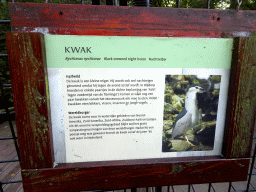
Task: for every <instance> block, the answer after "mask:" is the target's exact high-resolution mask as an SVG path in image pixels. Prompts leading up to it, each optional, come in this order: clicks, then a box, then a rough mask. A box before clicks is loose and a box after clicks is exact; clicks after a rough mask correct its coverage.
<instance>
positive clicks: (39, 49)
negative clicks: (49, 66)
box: [6, 3, 256, 191]
mask: <svg viewBox="0 0 256 192" xmlns="http://www.w3.org/2000/svg"><path fill="white" fill-rule="evenodd" d="M9 6H10V15H11V25H12V30H13V32H9V33H7V34H6V38H7V46H8V56H9V63H10V70H11V78H12V88H13V95H14V105H15V111H16V124H17V129H18V138H19V147H20V157H21V169H22V179H23V187H24V190H25V191H56V190H58V191H69V190H97V189H104V190H110V189H123V188H131V187H149V186H166V185H182V184H195V183H213V182H230V181H240V180H246V179H247V172H248V167H249V163H250V155H251V145H252V137H253V130H254V122H255V106H256V100H255V98H256V97H255V95H256V94H255V92H256V91H255V90H256V89H255V79H256V64H255V63H256V39H255V38H252V36H253V35H254V34H255V32H256V12H255V11H237V10H225V11H221V10H203V9H169V8H138V7H111V6H86V5H63V4H59V5H55V4H29V3H10V4H9ZM44 34H61V35H100V36H102V35H104V36H149V37H207V38H222V37H231V38H234V46H233V47H234V48H233V56H232V57H233V58H232V68H231V78H230V87H229V95H228V105H227V115H226V126H225V137H224V144H223V149H222V155H220V156H204V157H182V158H157V159H143V160H122V161H100V162H83V163H63V164H58V165H57V166H56V165H54V156H53V146H52V130H51V115H50V105H49V93H48V79H47V70H46V57H45V44H44ZM241 36H243V37H241ZM237 173H239V174H237Z"/></svg>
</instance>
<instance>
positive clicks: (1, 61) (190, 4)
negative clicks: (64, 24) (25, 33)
mask: <svg viewBox="0 0 256 192" xmlns="http://www.w3.org/2000/svg"><path fill="white" fill-rule="evenodd" d="M118 1H119V0H118ZM176 1H177V0H152V7H166V8H175V7H177V2H176ZM240 1H241V0H240ZM9 2H11V0H1V2H0V20H9V19H10V17H9V9H8V3H9ZM15 2H31V3H61V4H81V3H82V2H83V3H84V4H88V5H90V4H91V0H15ZM118 3H119V2H118ZM101 4H102V5H104V4H105V2H104V0H101ZM207 4H208V0H180V7H181V8H204V9H206V8H207ZM128 5H129V6H132V5H133V3H132V0H128ZM210 8H211V9H236V8H237V0H211V1H210ZM240 9H242V10H256V0H242V4H241V5H240ZM10 30H11V27H10V23H9V22H0V54H7V48H6V43H5V32H7V31H10ZM8 83H11V81H10V71H9V66H8V58H7V57H0V112H1V111H2V110H1V109H4V108H6V107H12V106H13V99H12V92H11V88H8V87H3V86H2V84H8Z"/></svg>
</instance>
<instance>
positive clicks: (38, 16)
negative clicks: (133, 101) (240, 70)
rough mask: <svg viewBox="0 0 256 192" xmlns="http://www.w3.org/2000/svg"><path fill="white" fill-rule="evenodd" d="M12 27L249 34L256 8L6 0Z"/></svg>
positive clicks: (73, 31) (106, 32)
mask: <svg viewBox="0 0 256 192" xmlns="http://www.w3.org/2000/svg"><path fill="white" fill-rule="evenodd" d="M9 7H10V15H11V21H12V22H11V25H12V29H13V30H14V31H18V32H25V31H27V32H28V31H34V32H43V33H49V34H65V35H110V36H113V35H114V36H115V35H120V36H164V37H184V36H186V37H228V36H229V37H235V36H241V35H242V36H252V35H253V34H254V33H255V31H256V12H255V11H241V10H239V11H237V10H214V9H210V10H209V9H208V10H207V9H168V8H160V7H159V8H156V7H154V8H148V7H124V6H119V7H116V6H88V5H64V4H59V5H54V4H28V3H10V6H9Z"/></svg>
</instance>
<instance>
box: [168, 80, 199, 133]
mask: <svg viewBox="0 0 256 192" xmlns="http://www.w3.org/2000/svg"><path fill="white" fill-rule="evenodd" d="M202 92H204V89H203V88H202V87H200V86H199V85H195V84H194V85H191V86H190V87H189V88H188V90H187V92H186V98H185V106H184V108H183V110H182V111H181V112H180V113H179V115H178V116H177V117H176V119H175V122H174V124H173V131H172V138H177V137H179V136H181V135H184V134H185V133H186V131H187V130H188V129H189V128H192V127H194V126H195V125H196V124H197V123H198V120H199V110H198V103H197V98H196V94H197V93H202Z"/></svg>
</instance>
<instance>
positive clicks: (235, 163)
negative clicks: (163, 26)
mask: <svg viewBox="0 0 256 192" xmlns="http://www.w3.org/2000/svg"><path fill="white" fill-rule="evenodd" d="M202 159H203V158H202ZM249 161H250V159H249V158H248V159H236V160H221V159H217V160H216V161H215V162H212V161H204V160H201V161H192V162H180V161H176V162H175V161H174V162H172V160H170V161H169V162H168V160H167V159H166V162H165V163H163V162H162V163H155V164H152V163H151V164H142V163H141V164H135V163H134V164H130V165H120V166H108V165H106V166H95V167H94V166H92V167H90V166H83V167H80V166H77V167H76V166H75V165H74V164H73V166H74V167H73V168H63V167H61V166H60V167H56V168H53V169H40V170H23V171H22V175H23V182H24V184H23V185H24V186H23V187H24V190H25V191H26V190H29V191H69V190H77V191H78V190H96V189H104V190H111V189H123V188H131V187H150V186H157V185H162V186H166V185H179V184H192V183H208V182H227V181H239V180H246V179H247V170H248V166H249ZM70 166H71V165H70ZM237 173H239V174H237Z"/></svg>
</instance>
